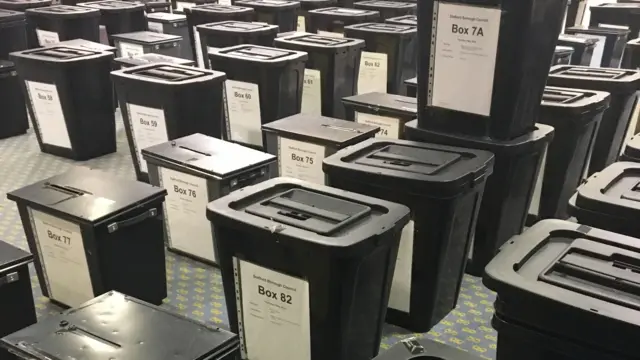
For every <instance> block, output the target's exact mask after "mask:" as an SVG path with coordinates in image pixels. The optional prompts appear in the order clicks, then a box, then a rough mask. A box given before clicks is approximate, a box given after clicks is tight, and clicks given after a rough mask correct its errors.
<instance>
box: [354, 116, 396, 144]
mask: <svg viewBox="0 0 640 360" xmlns="http://www.w3.org/2000/svg"><path fill="white" fill-rule="evenodd" d="M356 122H357V123H360V124H367V125H372V126H377V127H379V128H380V130H379V131H378V132H377V133H376V137H379V138H385V139H399V138H400V120H399V119H397V118H393V117H389V116H380V115H374V114H367V113H363V112H357V113H356Z"/></svg>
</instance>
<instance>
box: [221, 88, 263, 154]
mask: <svg viewBox="0 0 640 360" xmlns="http://www.w3.org/2000/svg"><path fill="white" fill-rule="evenodd" d="M224 86H225V93H226V98H227V101H226V104H225V105H226V107H227V119H226V120H227V129H229V135H230V140H231V141H237V142H240V143H243V144H249V145H257V146H262V120H261V119H262V118H261V116H260V92H259V88H258V84H253V83H249V82H244V81H235V80H227V81H225V85H224Z"/></svg>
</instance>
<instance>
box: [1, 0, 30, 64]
mask: <svg viewBox="0 0 640 360" xmlns="http://www.w3.org/2000/svg"><path fill="white" fill-rule="evenodd" d="M26 26H27V22H26V17H25V15H24V13H21V12H19V11H13V10H4V9H2V8H0V59H4V60H6V59H8V58H9V53H12V52H14V51H20V50H25V49H27V32H26Z"/></svg>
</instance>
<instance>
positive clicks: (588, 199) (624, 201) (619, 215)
mask: <svg viewBox="0 0 640 360" xmlns="http://www.w3.org/2000/svg"><path fill="white" fill-rule="evenodd" d="M638 183H640V163H636V162H616V163H613V164H611V165H609V166H608V167H606V168H605V169H603V170H602V171H600V172H598V173H596V174H593V175H591V177H589V178H588V179H587V181H586V182H585V183H584V184H582V185H581V186H580V187H579V188H578V190H577V191H576V193H575V194H574V195H573V196H572V197H571V199H570V200H569V213H570V214H571V215H572V216H575V217H576V219H578V222H579V223H581V224H584V225H589V226H594V227H598V228H601V229H605V230H609V231H613V232H616V233H619V234H625V235H629V236H633V237H635V238H637V237H640V226H639V225H638V221H637V218H638V214H640V201H639V200H640V196H639V195H638V194H640V186H638Z"/></svg>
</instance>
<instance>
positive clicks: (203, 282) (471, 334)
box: [0, 114, 496, 359]
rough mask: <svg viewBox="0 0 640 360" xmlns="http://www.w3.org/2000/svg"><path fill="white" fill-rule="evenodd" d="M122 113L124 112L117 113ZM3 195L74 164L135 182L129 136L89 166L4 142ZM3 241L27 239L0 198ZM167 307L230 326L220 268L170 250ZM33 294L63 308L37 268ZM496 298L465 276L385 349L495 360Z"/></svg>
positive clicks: (29, 144) (29, 142)
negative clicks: (416, 340) (447, 298)
mask: <svg viewBox="0 0 640 360" xmlns="http://www.w3.org/2000/svg"><path fill="white" fill-rule="evenodd" d="M118 115H119V114H118ZM0 154H1V155H0V166H1V168H2V173H3V176H2V177H0V191H1V192H2V193H6V192H7V191H11V190H14V189H16V188H20V187H22V186H24V185H27V184H30V183H33V182H35V181H38V180H41V179H45V178H48V177H50V176H53V175H56V174H58V173H61V172H64V171H66V170H68V169H71V168H72V167H74V166H89V167H92V168H98V169H101V170H104V171H108V172H110V173H112V174H114V175H116V176H120V177H123V178H129V179H133V178H134V172H133V165H132V162H131V156H130V154H129V148H128V145H127V142H126V135H125V132H124V130H123V128H122V123H121V121H118V152H117V153H115V154H111V155H108V156H104V157H102V158H99V159H94V160H90V161H87V162H74V161H71V160H66V159H62V158H58V157H55V156H51V155H46V154H42V153H41V152H40V150H39V148H38V144H37V141H36V137H35V135H34V134H33V130H30V131H29V133H28V134H27V135H23V136H18V137H14V138H11V139H7V140H0ZM0 239H2V240H4V241H7V242H9V243H12V244H14V245H16V246H19V247H21V248H24V249H26V248H27V245H26V240H25V236H24V233H23V230H22V225H21V222H20V217H19V216H18V212H17V209H16V207H15V204H14V203H12V202H10V201H8V200H6V199H5V198H4V196H3V197H2V198H1V199H0ZM166 261H167V283H168V285H169V297H168V298H167V299H166V300H165V306H167V307H169V308H173V309H175V310H177V311H178V312H180V313H182V314H184V315H187V316H189V317H192V318H195V319H197V320H200V321H204V322H209V323H212V324H217V325H219V326H221V327H226V326H227V322H228V320H227V314H226V308H225V302H224V294H223V291H222V285H221V278H220V272H219V271H218V270H217V269H216V268H212V267H210V266H207V265H203V264H201V263H198V262H195V261H192V260H190V259H187V258H184V257H181V256H179V255H175V254H173V253H170V252H168V253H167V257H166ZM31 273H32V275H33V276H32V283H33V293H34V298H35V300H36V306H37V310H38V315H39V316H40V317H43V316H47V315H49V314H53V313H55V312H57V311H59V310H60V308H58V307H57V306H55V305H53V304H51V303H50V302H49V301H48V300H47V299H46V298H45V297H43V296H42V294H41V292H40V288H39V285H38V280H37V278H36V276H35V272H34V271H33V269H32V272H31ZM493 300H494V295H493V294H492V293H491V292H490V291H489V290H487V289H486V288H485V287H484V286H483V285H482V282H481V280H480V279H478V278H474V277H470V276H465V278H464V282H463V284H462V291H461V294H460V299H459V301H458V308H457V309H456V310H455V311H453V312H452V313H451V314H449V316H448V317H447V318H445V319H444V320H443V321H442V322H440V324H438V325H437V326H435V327H434V328H433V329H432V330H431V331H430V332H429V333H427V334H412V333H410V332H408V331H407V330H404V329H402V328H398V327H395V326H391V325H387V326H385V329H384V330H385V331H384V338H383V340H382V344H381V348H382V349H386V348H388V347H390V346H391V345H393V344H395V343H396V342H398V341H399V340H401V339H403V338H405V337H407V336H412V335H414V336H427V337H430V338H432V339H436V340H438V341H440V342H442V343H445V344H448V345H451V346H454V347H458V348H461V349H464V350H466V351H469V352H471V353H474V354H477V355H479V356H481V357H482V358H486V359H494V358H495V349H496V333H495V331H494V330H493V329H492V328H491V324H490V319H491V315H492V313H493Z"/></svg>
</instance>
